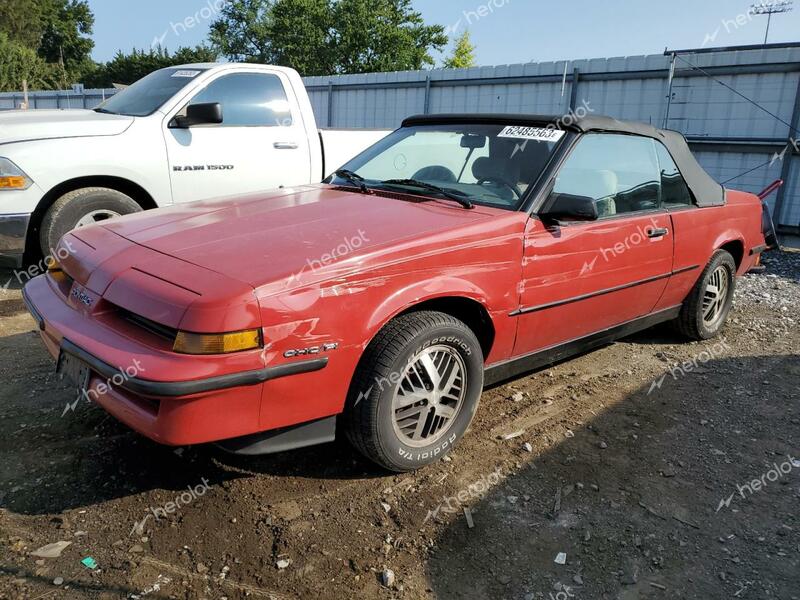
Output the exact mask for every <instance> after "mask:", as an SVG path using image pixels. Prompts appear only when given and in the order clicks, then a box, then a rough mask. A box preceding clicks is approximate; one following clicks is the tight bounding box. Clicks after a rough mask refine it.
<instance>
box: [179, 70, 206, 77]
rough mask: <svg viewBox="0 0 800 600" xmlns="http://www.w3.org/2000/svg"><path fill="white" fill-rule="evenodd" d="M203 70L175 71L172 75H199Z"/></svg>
mask: <svg viewBox="0 0 800 600" xmlns="http://www.w3.org/2000/svg"><path fill="white" fill-rule="evenodd" d="M200 73H201V71H185V70H184V71H175V72H174V73H173V74H172V76H173V77H189V78H192V77H197V76H198V75H200Z"/></svg>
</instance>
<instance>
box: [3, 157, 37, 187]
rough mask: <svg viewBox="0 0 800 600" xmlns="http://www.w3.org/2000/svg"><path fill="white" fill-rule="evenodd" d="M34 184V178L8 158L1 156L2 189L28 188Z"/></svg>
mask: <svg viewBox="0 0 800 600" xmlns="http://www.w3.org/2000/svg"><path fill="white" fill-rule="evenodd" d="M32 185H33V180H32V179H31V178H30V177H28V176H27V175H26V174H25V171H23V170H22V169H20V168H19V167H18V166H17V165H15V164H14V163H13V162H11V161H10V160H8V159H7V158H1V157H0V191H2V190H27V189H28V188H29V187H31V186H32Z"/></svg>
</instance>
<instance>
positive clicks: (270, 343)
mask: <svg viewBox="0 0 800 600" xmlns="http://www.w3.org/2000/svg"><path fill="white" fill-rule="evenodd" d="M564 123H565V121H564V120H561V119H558V118H556V117H543V116H514V115H439V116H420V117H413V118H410V119H407V120H406V121H405V122H404V123H403V126H402V127H401V128H400V129H398V130H397V131H396V132H394V133H393V134H391V135H390V136H389V137H387V138H386V139H384V140H382V141H381V142H379V143H378V144H376V145H375V146H373V147H372V148H370V149H368V150H367V151H365V152H364V153H363V154H361V155H360V156H358V157H356V158H355V159H353V160H352V161H351V162H350V163H349V164H347V165H346V166H345V168H343V169H341V170H339V171H338V172H337V173H336V175H334V176H331V177H330V178H329V179H328V180H326V181H325V182H324V183H322V184H319V185H312V186H304V187H299V188H294V189H281V190H277V191H273V192H269V193H265V194H261V195H258V196H250V197H244V198H242V197H238V198H228V199H221V200H217V201H205V202H198V203H192V204H183V205H177V206H173V207H170V208H166V209H161V210H155V211H151V212H147V213H141V214H137V215H131V216H127V217H123V218H120V219H115V220H112V221H108V222H104V223H103V224H100V225H97V226H92V227H86V228H82V229H78V230H75V231H73V232H72V233H69V234H67V235H66V236H65V237H64V238H63V239H62V241H61V244H60V246H59V249H58V256H60V257H64V258H62V259H61V260H60V261H59V263H57V264H54V265H53V267H52V268H51V269H50V271H49V272H48V273H47V274H46V275H43V276H41V277H38V278H36V279H33V280H32V281H30V282H29V283H28V285H27V286H26V287H25V289H24V297H25V301H26V303H27V306H28V308H29V310H30V311H31V313H32V314H33V316H34V317H35V318H36V320H37V322H38V324H39V329H40V330H41V337H42V339H43V341H44V344H45V346H46V347H47V349H48V351H49V352H50V353H51V354H52V355H53V356H54V357H55V358H56V359H57V369H58V371H59V372H61V373H64V374H66V375H68V376H69V377H70V378H71V379H72V380H73V381H74V382H75V384H76V385H77V386H78V389H79V394H81V395H82V396H85V397H87V398H90V399H92V400H93V401H95V402H96V403H97V404H99V405H100V406H102V407H103V408H104V409H105V410H107V411H108V412H109V413H111V414H112V415H113V416H114V417H116V418H117V419H119V420H120V421H122V422H123V423H125V424H127V425H128V426H130V427H131V428H133V429H135V430H136V431H138V432H139V433H141V434H143V435H145V436H147V437H149V438H151V439H153V440H155V441H157V442H160V443H162V444H167V445H185V444H203V443H208V442H217V443H219V444H220V445H222V446H223V447H224V448H226V449H227V450H229V451H233V452H238V453H242V454H261V453H270V452H278V451H282V450H287V449H291V448H298V447H302V446H308V445H312V444H317V443H324V442H328V441H331V440H333V439H334V437H335V436H336V434H337V433H342V434H344V435H346V436H347V438H348V439H349V440H350V441H351V442H352V443H353V444H354V445H355V447H356V448H357V449H358V450H360V451H361V452H362V453H364V454H365V455H366V456H367V457H369V458H370V459H372V460H373V461H375V462H377V463H378V464H380V465H382V466H383V467H385V468H386V469H389V470H392V471H398V472H401V471H409V470H413V469H416V468H419V467H421V466H424V465H426V464H429V463H431V462H433V461H435V460H437V459H439V458H441V457H443V456H444V455H445V454H447V452H449V451H450V449H451V448H452V447H453V445H454V444H456V443H457V442H458V440H459V438H461V436H462V435H463V434H464V432H465V431H466V429H467V427H468V426H469V424H470V422H471V420H472V418H473V416H474V415H475V411H476V410H477V408H478V401H479V399H480V395H481V391H482V389H483V387H484V386H485V385H487V384H489V383H493V382H497V381H500V380H504V379H508V378H511V377H514V376H516V375H518V374H520V373H523V372H526V371H530V370H533V369H536V368H538V367H541V366H543V365H546V364H550V363H553V362H556V361H559V360H562V359H564V358H566V357H568V356H570V355H572V354H575V353H578V352H584V351H586V350H587V349H589V348H592V347H596V346H600V345H603V344H606V343H608V342H610V341H612V340H614V339H617V338H620V337H622V336H626V335H629V334H631V333H633V332H636V331H639V330H642V329H645V328H648V327H650V326H652V325H655V324H657V323H660V322H663V321H674V323H675V325H676V326H677V328H678V329H679V330H680V331H681V332H683V333H684V334H685V335H686V336H687V337H688V338H693V339H708V338H711V337H713V336H715V335H717V334H718V333H719V332H720V330H721V329H722V327H723V326H724V324H725V322H726V319H727V317H728V313H729V311H730V310H731V303H732V299H733V291H734V286H735V283H736V277H737V276H738V275H743V274H744V273H746V272H747V271H749V270H750V269H752V268H753V267H754V266H755V265H757V264H758V259H759V256H760V254H761V253H762V252H763V251H765V250H766V249H767V241H766V238H765V231H764V228H763V227H762V204H761V201H760V200H759V198H758V197H756V196H754V195H752V194H749V193H744V192H737V191H732V190H726V189H724V188H723V187H722V186H721V185H720V184H718V183H717V182H715V181H714V180H713V179H712V178H711V177H710V176H709V175H708V174H707V173H706V172H705V171H704V170H703V169H702V168H701V167H700V166H699V164H698V163H697V161H696V160H695V159H694V157H693V156H692V154H691V152H690V150H689V148H688V146H687V143H686V141H685V139H684V138H683V137H682V136H681V135H680V134H678V133H674V132H670V131H662V130H657V129H655V128H653V127H650V126H647V125H642V124H636V123H625V122H621V121H617V120H614V119H611V118H608V117H596V116H589V117H586V118H583V119H577V120H576V119H572V120H571V122H570V124H569V125H564ZM193 176H194V177H196V178H197V185H198V186H202V185H203V172H202V171H197V172H196V173H195V174H194V175H193Z"/></svg>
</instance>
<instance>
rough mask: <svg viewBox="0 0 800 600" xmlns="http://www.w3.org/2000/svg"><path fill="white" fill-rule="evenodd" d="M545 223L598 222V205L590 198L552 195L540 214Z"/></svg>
mask: <svg viewBox="0 0 800 600" xmlns="http://www.w3.org/2000/svg"><path fill="white" fill-rule="evenodd" d="M539 217H540V218H541V219H542V220H543V221H550V222H559V221H596V220H597V219H598V214H597V204H595V201H594V199H593V198H590V197H589V196H574V195H572V194H552V195H551V196H550V198H549V199H548V201H547V204H545V208H544V209H543V210H542V211H541V212H540V213H539Z"/></svg>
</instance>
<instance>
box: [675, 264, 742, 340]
mask: <svg viewBox="0 0 800 600" xmlns="http://www.w3.org/2000/svg"><path fill="white" fill-rule="evenodd" d="M735 289H736V262H735V261H734V260H733V256H731V255H730V254H729V253H728V252H726V251H725V250H717V251H716V252H715V253H714V256H712V257H711V262H709V263H708V266H707V267H706V268H705V270H704V271H703V274H702V275H701V276H700V279H698V280H697V283H696V284H695V286H694V288H693V289H692V292H691V293H690V294H689V297H688V298H687V299H686V301H685V302H684V303H683V308H682V309H681V313H680V316H679V317H678V319H677V320H676V325H677V327H678V330H679V331H680V332H681V333H682V334H683V335H685V336H686V337H688V338H690V339H693V340H708V339H711V338H714V337H716V336H717V335H719V332H720V331H722V328H723V327H724V326H725V323H726V321H727V320H728V314H729V313H730V311H731V307H732V306H733V293H734V291H735Z"/></svg>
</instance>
